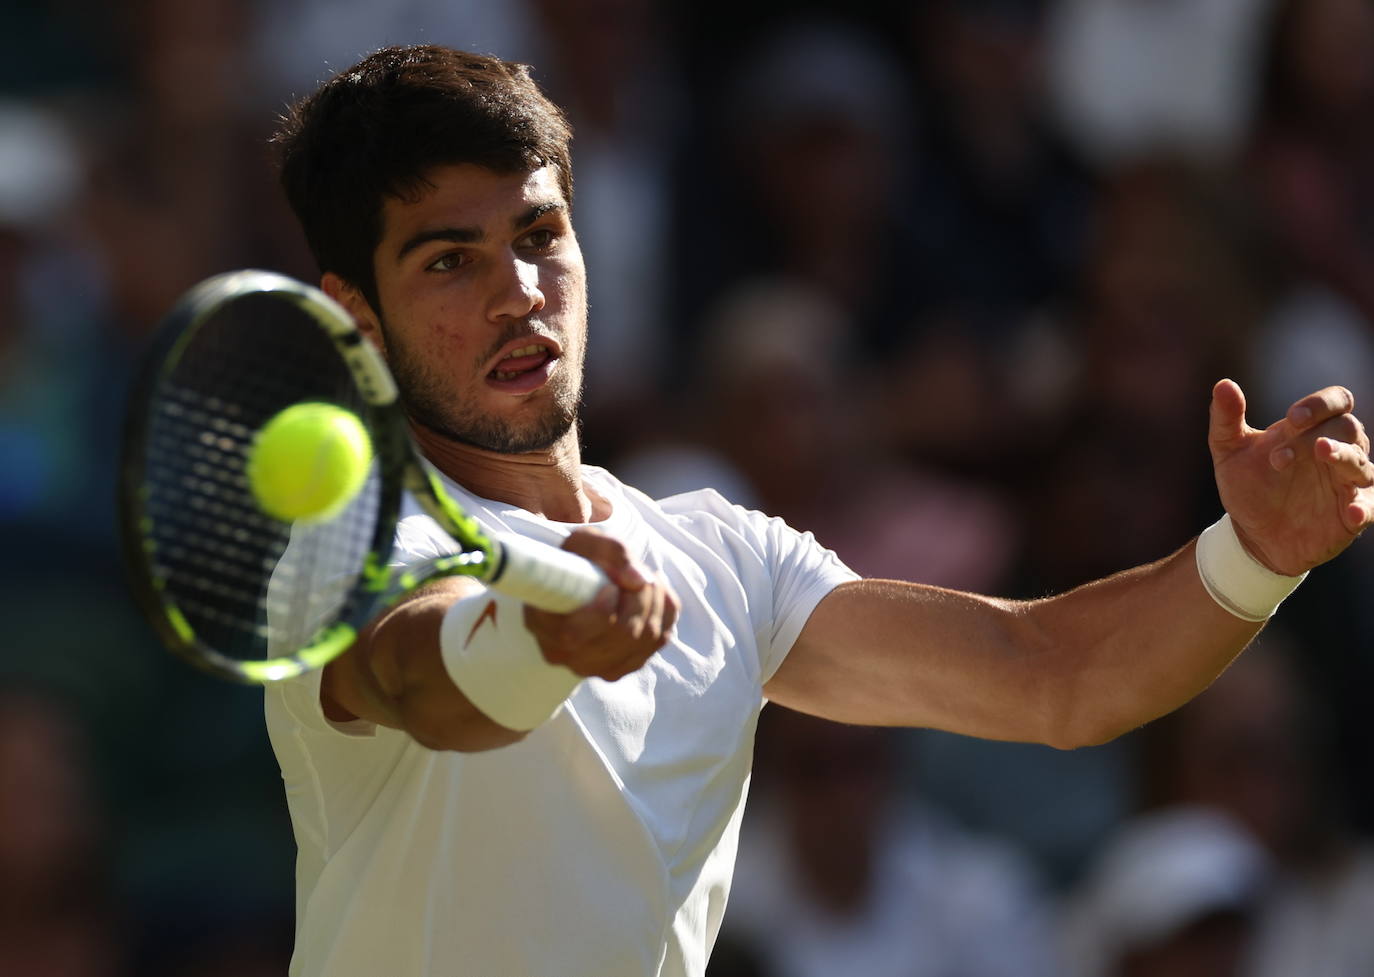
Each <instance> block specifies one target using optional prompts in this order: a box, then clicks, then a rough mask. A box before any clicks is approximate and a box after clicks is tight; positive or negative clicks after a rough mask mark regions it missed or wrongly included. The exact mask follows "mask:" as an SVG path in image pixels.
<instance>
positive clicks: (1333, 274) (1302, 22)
mask: <svg viewBox="0 0 1374 977" xmlns="http://www.w3.org/2000/svg"><path fill="white" fill-rule="evenodd" d="M1371 119H1374V7H1371V5H1370V4H1369V3H1367V2H1365V0H1284V2H1283V3H1282V4H1281V5H1280V6H1279V7H1278V9H1277V11H1276V13H1275V16H1274V17H1273V18H1272V21H1271V22H1270V25H1269V39H1268V55H1267V63H1266V66H1265V72H1264V100H1263V107H1262V113H1261V115H1260V118H1259V119H1258V120H1257V124H1256V133H1255V139H1254V147H1253V152H1252V155H1251V159H1250V166H1251V170H1252V173H1253V176H1254V180H1255V183H1256V185H1257V187H1258V192H1259V196H1260V201H1261V203H1262V205H1263V208H1264V210H1265V212H1266V214H1267V216H1268V217H1269V219H1270V222H1271V224H1272V228H1273V232H1274V234H1275V237H1276V239H1277V242H1278V244H1279V246H1280V248H1281V250H1282V257H1283V259H1284V261H1285V262H1286V264H1287V265H1288V267H1289V269H1290V271H1291V272H1294V273H1297V274H1299V275H1302V276H1304V277H1309V278H1312V279H1314V280H1316V281H1318V282H1320V283H1322V284H1323V285H1325V286H1326V287H1327V288H1329V289H1331V290H1333V291H1334V292H1336V293H1337V294H1339V295H1342V296H1344V298H1345V300H1346V301H1348V302H1349V303H1351V304H1352V305H1353V306H1354V307H1355V308H1356V309H1357V310H1358V311H1359V314H1360V315H1361V317H1362V318H1363V319H1364V323H1365V326H1366V327H1367V328H1369V329H1371V330H1374V179H1371V178H1370V177H1371V174H1374V126H1371V125H1370V120H1371Z"/></svg>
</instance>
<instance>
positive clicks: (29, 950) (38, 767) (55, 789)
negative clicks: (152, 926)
mask: <svg viewBox="0 0 1374 977" xmlns="http://www.w3.org/2000/svg"><path fill="white" fill-rule="evenodd" d="M94 794H95V791H94V789H93V785H92V783H91V779H90V767H89V758H88V757H87V755H86V752H85V750H84V749H83V745H82V733H81V731H80V729H79V728H78V726H77V724H76V723H75V722H74V720H73V718H72V716H71V715H70V714H69V713H68V712H67V711H66V710H65V709H64V707H63V706H62V705H61V703H60V702H58V701H57V700H55V699H51V698H48V697H47V696H45V695H43V694H41V693H37V692H33V691H20V690H18V689H10V690H6V691H0V879H3V880H4V881H3V885H0V973H3V974H14V975H16V977H18V975H21V974H22V975H24V977H116V975H118V974H120V973H121V972H122V964H123V955H124V954H123V950H124V948H123V947H122V946H121V945H120V943H119V939H118V937H117V935H116V934H117V932H118V929H119V927H118V922H117V918H116V914H115V911H114V906H113V904H112V900H111V896H112V891H111V889H110V880H109V877H108V863H107V855H108V852H107V847H106V846H107V844H108V841H109V839H108V836H107V831H108V825H107V824H106V823H105V820H104V817H103V813H104V812H103V811H102V809H101V806H100V805H99V804H98V803H97V800H96V797H95V796H94Z"/></svg>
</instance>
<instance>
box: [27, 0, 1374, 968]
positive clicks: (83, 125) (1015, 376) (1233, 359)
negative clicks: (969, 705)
mask: <svg viewBox="0 0 1374 977" xmlns="http://www.w3.org/2000/svg"><path fill="white" fill-rule="evenodd" d="M417 41H426V42H435V43H443V44H449V45H453V46H456V47H464V48H469V49H473V50H480V51H486V52H492V53H496V54H499V55H501V56H503V57H508V58H513V59H517V60H524V61H528V62H530V63H532V64H533V65H535V68H536V76H537V77H538V78H539V80H540V81H541V83H542V84H543V85H544V86H545V88H546V90H547V91H548V92H549V93H550V94H551V95H552V96H553V97H554V98H555V100H557V101H559V102H560V103H561V104H562V105H563V106H565V107H566V109H567V110H568V112H569V113H570V115H571V117H572V120H573V122H574V125H575V127H576V132H577V136H576V140H575V143H574V159H575V167H576V169H575V177H576V181H577V201H576V223H577V227H578V232H579V236H580V238H581V240H582V244H583V249H584V251H585V252H586V255H587V261H588V266H589V271H590V276H591V290H592V309H593V313H592V319H593V325H592V336H593V339H592V347H591V352H590V388H589V393H588V401H587V420H586V427H585V436H586V456H587V460H588V461H590V462H593V463H596V464H604V465H607V466H609V467H611V468H613V469H614V470H616V471H617V472H618V473H619V474H620V475H621V476H622V477H623V478H624V479H625V480H626V481H629V482H631V483H634V484H638V485H640V486H642V487H644V488H645V489H646V490H649V491H650V492H652V493H656V494H668V493H671V492H675V491H679V490H683V489H688V488H695V487H698V486H701V485H707V484H709V485H714V486H716V487H719V488H721V489H722V490H723V491H724V492H725V493H726V494H727V495H729V496H730V497H732V498H733V499H735V500H737V501H740V502H743V503H747V504H750V505H753V506H756V507H759V508H762V509H764V510H767V511H769V512H771V513H774V514H778V515H782V516H784V517H786V518H787V519H788V520H789V521H790V522H792V523H793V524H794V525H796V526H798V527H800V528H804V529H811V530H813V531H814V532H815V533H816V534H817V536H818V537H819V538H820V539H821V541H822V542H824V543H826V544H827V545H829V546H831V547H833V548H834V549H836V550H837V551H838V552H839V553H840V555H841V556H842V557H843V558H844V559H845V560H846V561H848V562H849V563H850V565H851V566H853V567H854V568H855V569H856V570H858V571H860V572H861V573H864V574H868V575H882V576H897V577H903V578H907V579H913V580H920V581H927V582H931V583H936V584H942V585H947V586H953V587H960V588H969V589H974V590H979V591H984V592H991V593H997V594H1002V595H1008V596H1018V597H1035V596H1040V595H1045V594H1048V593H1051V592H1056V591H1059V590H1062V589H1065V588H1068V587H1072V586H1074V585H1076V584H1078V583H1081V582H1083V581H1086V580H1088V579H1091V578H1093V577H1095V576H1098V575H1101V574H1103V573H1106V572H1109V571H1113V570H1116V569H1120V568H1122V567H1125V566H1127V565H1131V564H1135V563H1139V562H1143V561H1148V560H1151V559H1155V558H1158V557H1160V556H1163V555H1165V554H1167V553H1169V552H1170V551H1172V550H1173V549H1175V548H1177V547H1178V546H1180V545H1182V544H1183V543H1185V542H1186V541H1187V540H1188V539H1189V538H1190V537H1192V536H1193V535H1195V534H1196V533H1197V532H1198V531H1199V530H1200V529H1201V528H1202V527H1204V526H1205V525H1207V523H1209V522H1210V521H1212V520H1213V519H1215V518H1216V517H1217V516H1218V515H1219V514H1220V506H1219V503H1218V501H1217V498H1216V494H1215V489H1214V487H1213V483H1212V478H1211V472H1210V462H1209V459H1208V453H1207V448H1206V443H1205V431H1206V418H1207V403H1208V397H1209V391H1210V387H1211V384H1212V383H1213V382H1214V381H1215V380H1216V379H1218V378H1220V377H1222V376H1230V377H1234V378H1235V379H1237V380H1238V381H1240V382H1241V384H1242V385H1243V387H1244V388H1245V390H1246V391H1247V394H1248V396H1249V399H1250V406H1251V421H1252V422H1253V423H1255V424H1257V425H1260V426H1263V425H1264V424H1267V423H1268V422H1269V421H1271V420H1273V419H1275V418H1276V417H1277V416H1278V415H1279V414H1281V413H1282V411H1283V410H1284V409H1285V408H1286V406H1287V405H1288V403H1290V402H1291V401H1292V400H1293V399H1294V398H1296V397H1297V396H1299V395H1301V394H1302V393H1305V392H1307V391H1308V390H1309V389H1313V388H1316V387H1319V386H1324V385H1326V384H1328V383H1342V384H1345V385H1346V386H1348V387H1349V388H1351V389H1352V390H1354V391H1355V393H1356V395H1357V398H1358V399H1359V400H1360V401H1361V403H1362V404H1364V405H1366V406H1365V408H1364V413H1365V414H1366V416H1368V414H1369V412H1370V411H1371V410H1372V409H1374V4H1371V3H1370V0H1187V2H1185V0H925V2H917V0H912V2H907V3H902V4H893V3H887V2H878V0H845V2H838V0H833V2H828V3H806V2H797V0H793V2H788V3H782V2H769V0H760V2H749V0H743V2H741V0H733V2H730V3H726V2H724V0H698V2H694V3H691V4H688V3H681V4H672V3H666V2H654V0H506V2H502V3H490V2H480V0H442V2H441V0H274V2H271V3H268V2H266V0H260V2H257V3H253V2H250V0H122V2H117V3H114V4H107V3H95V2H93V0H43V2H40V0H9V2H7V3H5V4H4V6H3V8H0V466H3V467H2V470H3V479H0V532H2V533H3V539H4V541H5V542H4V553H5V555H6V557H7V559H6V561H5V565H4V570H3V573H4V577H5V578H4V580H3V586H2V587H0V620H3V621H4V626H5V628H4V638H3V639H0V880H3V881H2V882H0V974H4V975H11V974H13V975H22V977H58V975H61V977H87V975H92V977H94V975H102V977H104V975H137V977H145V975H149V977H161V975H172V974H176V975H191V977H197V975H213V977H259V975H279V974H284V973H285V968H286V960H287V958H288V956H289V948H290V941H291V928H292V911H293V910H292V898H293V897H292V889H291V886H292V876H293V853H294V848H293V842H292V839H291V835H290V825H289V822H288V820H287V817H286V811H285V804H284V803H283V798H282V796H281V786H280V779H279V776H278V772H277V767H276V764H275V761H274V760H273V758H272V756H271V753H270V750H269V748H268V746H267V742H266V737H265V735H264V732H263V729H262V717H261V696H260V695H257V694H254V693H253V692H252V691H250V690H245V689H240V688H233V687H229V686H226V685H221V684H218V683H216V682H214V681H212V680H210V679H208V678H203V677H201V676H200V675H199V674H198V673H194V672H192V671H191V670H190V669H189V668H186V667H184V666H182V665H180V664H179V663H177V662H175V661H172V660H170V659H169V658H168V656H166V655H165V654H164V653H162V652H161V651H160V650H159V648H158V647H157V646H156V645H155V642H154V639H153V637H152V635H151V634H150V633H149V632H148V630H147V629H146V628H145V627H144V625H143V624H142V622H141V621H140V620H139V619H138V618H137V617H136V616H135V614H134V611H133V610H132V608H131V606H130V603H129V600H128V598H127V596H126V593H125V589H124V585H123V576H122V570H121V566H120V560H119V554H118V541H117V537H116V533H115V527H114V515H113V513H114V505H113V496H114V481H115V470H114V469H115V461H116V457H117V454H118V444H119V433H120V432H119V424H120V414H121V404H122V399H123V396H124V391H125V389H126V387H127V384H128V381H129V377H130V374H131V371H132V370H133V368H134V365H135V363H136V359H137V356H138V353H139V351H140V349H141V346H142V344H143V342H144V341H145V339H146V337H147V335H148V333H149V331H150V329H151V328H152V326H153V325H154V324H155V323H156V321H157V320H158V318H159V316H160V315H161V314H162V313H163V312H164V311H165V310H166V309H167V308H168V307H169V306H170V304H171V303H172V302H173V301H174V299H175V298H176V297H177V296H178V295H179V294H180V293H181V292H182V291H183V290H184V289H185V288H187V287H188V286H189V285H191V284H193V283H194V282H196V281H197V280H199V279H201V278H203V277H205V276H207V275H210V274H214V273H217V272H220V271H225V270H228V269H232V268H238V267H247V266H258V267H267V268H274V269H278V270H281V271H285V272H288V273H290V274H294V275H296V276H298V277H301V278H304V279H307V280H313V279H314V278H315V277H316V272H315V269H314V268H313V267H312V266H311V263H310V261H309V259H308V256H307V255H306V252H305V249H304V245H303V242H302V240H301V237H300V235H299V232H298V231H297V230H296V228H295V227H294V225H293V223H292V220H291V218H290V216H289V214H288V213H287V211H286V209H285V205H284V203H283V202H282V200H281V199H280V196H279V193H278V191H277V189H276V186H275V183H274V173H273V170H272V165H271V158H270V154H269V152H268V150H267V148H266V144H265V139H266V137H267V135H268V133H269V132H270V131H271V129H272V127H273V124H274V121H275V119H276V117H277V116H278V115H279V114H280V113H281V112H282V110H283V109H284V107H285V106H286V105H287V104H288V103H289V102H290V101H291V100H293V99H294V98H295V97H298V96H300V95H303V94H306V93H308V92H309V91H310V90H312V89H313V87H314V86H315V84H316V83H317V82H318V81H320V80H322V79H323V78H325V77H327V76H328V75H329V74H331V73H332V72H334V71H337V70H340V69H342V68H345V67H347V66H349V65H351V64H352V63H353V62H354V61H356V60H357V59H358V58H359V57H360V56H362V55H364V54H366V53H368V52H369V51H371V50H374V49H376V48H377V47H379V46H382V45H383V44H387V43H407V42H417ZM1371 579H1374V550H1371V549H1370V547H1369V546H1368V545H1362V546H1357V547H1355V548H1354V549H1353V550H1352V551H1350V552H1348V553H1347V554H1345V555H1344V556H1342V557H1340V558H1339V559H1338V560H1336V561H1335V562H1334V563H1333V564H1331V565H1329V566H1327V567H1324V568H1323V569H1321V570H1320V571H1319V572H1318V573H1316V574H1314V575H1313V576H1312V578H1311V580H1309V581H1308V582H1307V583H1306V584H1305V585H1304V586H1303V587H1302V588H1300V589H1299V590H1298V591H1297V592H1296V594H1295V595H1294V596H1293V597H1292V598H1290V600H1289V601H1288V602H1287V603H1286V604H1285V605H1284V607H1283V610H1282V612H1281V613H1280V615H1279V616H1278V618H1277V619H1276V622H1275V624H1274V625H1273V626H1271V627H1270V628H1269V629H1268V630H1267V631H1266V632H1265V634H1264V636H1263V638H1262V640H1261V641H1260V643H1259V646H1258V647H1257V648H1256V649H1255V650H1254V651H1253V652H1252V653H1251V654H1249V655H1247V656H1246V657H1245V658H1244V659H1243V660H1242V663H1241V664H1240V665H1238V666H1237V667H1235V668H1234V669H1232V670H1231V671H1230V672H1228V673H1227V674H1226V675H1225V676H1224V677H1223V678H1222V680H1221V681H1219V682H1218V683H1217V685H1216V686H1214V687H1213V688H1212V689H1211V690H1209V691H1208V692H1206V693H1205V694H1204V695H1203V696H1202V697H1200V698H1199V699H1198V700H1196V701H1195V702H1194V703H1193V704H1191V705H1189V706H1187V707H1185V708H1184V709H1183V710H1181V711H1180V712H1178V713H1176V714H1174V715H1173V716H1171V717H1169V718H1168V719H1166V720H1163V721H1161V722H1159V723H1156V724H1153V725H1151V726H1150V727H1147V728H1146V729H1145V730H1142V731H1140V732H1137V733H1135V734H1132V735H1130V736H1127V737H1125V738H1123V739H1122V740H1119V741H1117V742H1115V743H1113V744H1110V745H1107V746H1104V747H1099V748H1095V749H1088V750H1080V751H1076V752H1072V753H1061V752H1055V751H1053V750H1049V749H1043V748H1037V747H1028V746H1019V745H1009V744H993V743H983V742H976V741H972V740H967V739H962V738H958V737H953V736H947V735H942V734H935V733H930V732H921V731H900V732H892V731H879V730H870V729H858V728H846V727H840V726H835V725H831V724H826V723H820V722H817V721H813V720H809V719H805V718H803V717H798V716H796V715H794V714H789V713H787V712H785V711H783V710H781V709H770V710H765V718H764V722H763V725H762V728H761V732H760V738H759V754H760V756H759V763H758V772H757V775H756V778H755V784H754V789H753V795H754V796H753V801H752V807H751V811H750V815H749V817H748V818H747V822H746V828H745V832H746V838H745V841H744V843H743V845H742V854H741V859H740V868H739V873H738V876H737V882H736V889H735V892H734V894H733V896H732V903H731V910H730V913H728V914H727V924H726V929H725V931H724V933H723V934H722V937H721V941H720V945H719V949H718V952H717V955H716V958H715V960H714V962H713V964H712V970H711V973H712V975H713V977H749V975H753V977H760V975H762V977H809V975H820V974H825V975H834V974H837V973H848V974H853V975H855V977H1002V975H1005V977H1036V975H1051V974H1055V975H1058V974H1069V975H1080V977H1108V975H1121V977H1150V975H1163V974H1168V975H1170V977H1189V975H1207V977H1230V975H1236V977H1256V975H1258V977H1298V975H1303V977H1328V975H1329V977H1356V975H1374V926H1371V925H1370V920H1374V850H1372V849H1371V848H1370V837H1371V831H1372V830H1374V789H1371V783H1370V780H1371V779H1370V777H1369V776H1368V773H1369V771H1370V769H1371V759H1374V758H1372V757H1371V753H1372V752H1374V737H1371V735H1370V733H1369V731H1368V730H1367V729H1366V722H1365V717H1366V714H1367V713H1368V712H1369V709H1370V702H1369V696H1370V691H1369V690H1370V689H1374V633H1372V632H1374V615H1372V614H1371V613H1370V611H1369V602H1368V594H1369V593H1370V581H1371Z"/></svg>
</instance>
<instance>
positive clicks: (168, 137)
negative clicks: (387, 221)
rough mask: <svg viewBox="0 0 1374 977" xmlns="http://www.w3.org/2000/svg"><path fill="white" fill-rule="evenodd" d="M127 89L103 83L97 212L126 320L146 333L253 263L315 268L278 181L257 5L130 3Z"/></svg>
mask: <svg viewBox="0 0 1374 977" xmlns="http://www.w3.org/2000/svg"><path fill="white" fill-rule="evenodd" d="M120 9H121V13H122V17H123V20H122V21H121V24H120V26H121V28H123V30H124V31H125V36H126V37H127V39H128V43H129V45H130V47H129V50H128V52H127V53H128V59H129V65H130V76H129V80H128V88H127V89H126V90H120V89H114V90H111V91H103V92H99V93H90V95H89V97H88V98H87V99H86V100H85V101H84V109H83V111H84V115H83V123H84V124H85V127H86V130H87V133H88V141H89V143H90V145H91V147H92V150H91V153H92V157H93V174H92V188H91V193H90V195H89V198H88V200H87V201H86V203H85V212H86V216H87V219H88V220H89V222H90V224H91V226H92V228H93V230H94V233H95V238H96V240H97V242H98V243H99V245H100V248H101V252H102V260H103V262H104V263H105V265H106V267H107V279H108V281H109V284H110V290H111V299H112V304H113V313H114V317H115V321H116V324H117V325H118V326H119V327H120V328H121V329H123V330H125V331H126V332H128V333H130V334H131V335H134V336H142V335H144V334H145V333H146V332H147V331H148V330H149V329H150V328H151V327H152V326H153V324H155V323H156V322H157V321H158V320H159V319H160V318H161V317H162V315H163V314H164V313H165V312H166V311H167V310H168V309H169V308H170V307H171V305H172V304H173V303H174V302H175V300H176V299H177V297H178V296H179V295H181V293H182V292H184V291H185V290H186V289H187V288H189V287H190V286H191V285H192V284H194V283H195V282H196V281H198V280H200V279H201V278H205V277H207V276H209V275H212V274H217V273H219V272H222V271H225V270H228V269H232V268H241V267H282V268H285V269H288V270H290V271H292V272H293V273H295V274H298V275H299V274H305V273H306V272H307V271H312V269H310V268H309V266H308V265H307V264H306V263H305V262H304V261H303V260H302V255H303V253H304V250H303V243H302V242H301V241H300V234H299V232H298V231H295V230H294V229H292V228H291V225H290V224H289V218H288V211H287V208H286V206H285V202H284V200H283V199H282V195H281V192H280V190H278V189H277V186H276V181H275V177H274V174H273V172H272V166H271V162H270V160H271V154H270V150H269V149H268V147H267V145H266V134H267V132H268V131H269V130H270V126H271V123H272V118H271V116H272V110H271V109H269V108H266V107H264V105H263V104H262V103H261V102H260V101H258V100H257V99H255V98H254V97H253V90H252V85H251V84H249V83H248V81H247V80H248V79H252V78H254V77H256V75H257V73H258V72H257V66H256V62H255V61H254V59H253V55H252V49H251V44H250V41H251V38H252V36H253V28H254V21H253V8H252V7H251V6H250V5H246V4H242V3H238V2H236V0H189V2H184V0H137V2H136V3H131V4H129V5H127V6H125V7H122V8H120Z"/></svg>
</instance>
